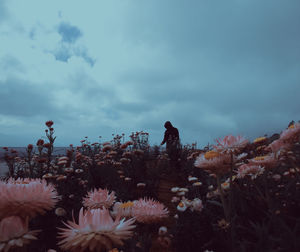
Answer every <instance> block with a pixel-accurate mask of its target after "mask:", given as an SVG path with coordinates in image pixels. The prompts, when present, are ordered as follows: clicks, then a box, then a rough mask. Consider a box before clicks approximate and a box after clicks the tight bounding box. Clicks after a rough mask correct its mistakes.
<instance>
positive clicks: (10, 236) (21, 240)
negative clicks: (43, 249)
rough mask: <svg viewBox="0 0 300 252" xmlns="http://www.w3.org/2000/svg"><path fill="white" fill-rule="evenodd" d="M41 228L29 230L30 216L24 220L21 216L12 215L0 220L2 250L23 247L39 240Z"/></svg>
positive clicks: (0, 246)
mask: <svg viewBox="0 0 300 252" xmlns="http://www.w3.org/2000/svg"><path fill="white" fill-rule="evenodd" d="M38 232H40V231H39V230H34V231H29V230H28V218H27V219H26V221H25V222H24V221H23V220H22V219H21V218H20V217H19V216H10V217H6V218H4V219H2V220H1V222H0V251H9V250H10V249H11V248H12V249H14V248H17V247H19V248H20V247H23V246H24V245H26V244H28V243H30V242H31V241H32V240H37V238H36V235H37V233H38Z"/></svg>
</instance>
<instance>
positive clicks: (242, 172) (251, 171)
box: [236, 164, 265, 179]
mask: <svg viewBox="0 0 300 252" xmlns="http://www.w3.org/2000/svg"><path fill="white" fill-rule="evenodd" d="M264 171H265V169H264V168H263V167H261V166H260V165H256V164H254V165H253V164H243V165H241V166H240V167H239V168H238V170H237V176H236V177H237V178H244V177H245V176H246V175H249V176H251V178H252V179H254V178H256V177H257V176H259V175H261V174H262V173H263V172H264Z"/></svg>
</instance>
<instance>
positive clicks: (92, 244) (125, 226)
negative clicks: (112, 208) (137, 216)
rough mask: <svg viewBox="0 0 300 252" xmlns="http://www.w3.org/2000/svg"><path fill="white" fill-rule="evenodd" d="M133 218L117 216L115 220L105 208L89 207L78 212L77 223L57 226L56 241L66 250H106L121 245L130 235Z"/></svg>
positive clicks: (132, 227)
mask: <svg viewBox="0 0 300 252" xmlns="http://www.w3.org/2000/svg"><path fill="white" fill-rule="evenodd" d="M134 221H135V220H134V219H133V218H132V219H129V220H127V221H124V219H122V220H120V218H119V217H117V218H116V219H115V220H113V219H112V217H111V216H110V214H109V211H108V210H107V209H105V208H104V209H100V208H98V209H89V210H87V211H84V210H83V208H81V209H80V212H79V221H78V224H77V223H76V222H75V220H74V218H73V221H68V222H67V223H64V224H65V226H66V228H59V230H60V231H61V232H60V233H59V238H62V240H61V241H60V242H59V243H58V245H59V246H60V247H61V249H63V250H66V251H85V250H90V251H94V250H97V251H102V250H105V251H108V250H110V249H112V248H113V247H114V245H116V246H122V245H123V240H126V239H129V238H130V237H131V236H132V229H134V228H135V226H134V225H132V224H133V223H134Z"/></svg>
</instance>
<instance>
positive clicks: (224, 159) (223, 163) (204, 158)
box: [194, 151, 231, 174]
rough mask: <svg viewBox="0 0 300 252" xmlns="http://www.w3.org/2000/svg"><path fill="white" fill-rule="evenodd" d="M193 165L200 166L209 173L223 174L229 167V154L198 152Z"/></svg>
mask: <svg viewBox="0 0 300 252" xmlns="http://www.w3.org/2000/svg"><path fill="white" fill-rule="evenodd" d="M210 152H211V151H210ZM215 153H217V152H215ZM194 165H195V167H197V168H202V169H204V170H205V171H207V172H209V173H213V174H225V173H227V172H229V171H230V169H231V156H230V155H229V154H226V153H219V154H218V155H215V154H214V155H211V154H209V155H206V154H200V156H199V157H197V159H196V161H195V163H194Z"/></svg>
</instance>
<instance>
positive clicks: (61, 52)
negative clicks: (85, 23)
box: [31, 22, 96, 67]
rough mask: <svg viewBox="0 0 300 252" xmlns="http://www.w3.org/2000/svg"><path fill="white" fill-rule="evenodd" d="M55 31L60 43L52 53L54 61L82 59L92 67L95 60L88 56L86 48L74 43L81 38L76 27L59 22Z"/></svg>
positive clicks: (80, 33)
mask: <svg viewBox="0 0 300 252" xmlns="http://www.w3.org/2000/svg"><path fill="white" fill-rule="evenodd" d="M57 31H58V33H59V35H60V36H61V41H60V43H59V44H58V45H57V48H56V49H55V50H54V52H53V55H54V56H55V59H56V60H59V61H62V62H66V63H67V62H68V60H69V59H70V58H71V57H73V56H76V57H80V58H82V59H84V61H85V62H86V63H87V64H89V65H90V66H91V67H93V66H94V64H95V62H96V60H95V59H93V58H92V57H90V56H89V55H88V50H87V48H86V47H85V46H84V45H80V44H77V43H76V42H77V41H78V39H79V38H80V37H82V36H83V35H82V32H81V31H80V29H79V28H78V27H76V26H72V25H70V24H68V23H65V22H61V23H60V24H59V26H58V29H57ZM32 34H33V33H31V37H32Z"/></svg>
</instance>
